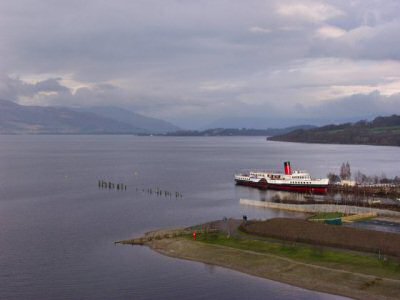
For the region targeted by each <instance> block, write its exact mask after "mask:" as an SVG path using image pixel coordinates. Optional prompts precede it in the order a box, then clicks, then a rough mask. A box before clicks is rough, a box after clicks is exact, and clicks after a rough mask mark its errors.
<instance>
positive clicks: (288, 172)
mask: <svg viewBox="0 0 400 300" xmlns="http://www.w3.org/2000/svg"><path fill="white" fill-rule="evenodd" d="M283 165H284V167H285V175H292V168H291V167H290V161H285V162H284V163H283Z"/></svg>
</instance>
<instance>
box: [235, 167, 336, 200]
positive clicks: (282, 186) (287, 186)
mask: <svg viewBox="0 0 400 300" xmlns="http://www.w3.org/2000/svg"><path fill="white" fill-rule="evenodd" d="M284 169H285V173H284V174H283V173H276V172H261V171H251V172H249V173H244V174H235V182H236V184H237V185H245V186H251V187H256V188H260V189H273V190H284V191H290V192H300V193H313V194H325V193H327V191H328V184H329V179H328V178H323V179H312V178H311V176H310V174H309V173H307V172H306V171H295V170H292V168H291V166H290V162H289V161H286V162H284Z"/></svg>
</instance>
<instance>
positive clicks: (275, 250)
mask: <svg viewBox="0 0 400 300" xmlns="http://www.w3.org/2000/svg"><path fill="white" fill-rule="evenodd" d="M187 238H189V239H192V237H191V236H187ZM197 241H199V242H204V243H208V244H214V245H221V246H226V247H231V248H236V249H241V250H250V251H254V252H259V253H264V254H272V255H277V256H280V257H285V258H289V259H292V260H295V261H299V262H303V263H309V264H314V265H319V266H324V267H328V268H333V269H341V270H347V271H351V272H358V273H364V274H371V275H374V276H378V277H389V278H395V279H400V262H399V261H396V260H393V259H386V260H382V259H378V257H377V256H375V255H369V254H364V253H357V252H353V251H345V250H337V251H336V250H334V249H332V248H325V247H322V246H308V245H304V244H298V243H294V242H282V241H275V240H274V241H270V240H260V239H256V238H254V237H252V236H251V235H247V234H242V235H241V236H240V237H239V238H237V237H230V238H228V237H227V236H226V235H225V234H221V233H212V234H200V235H199V236H198V238H197Z"/></svg>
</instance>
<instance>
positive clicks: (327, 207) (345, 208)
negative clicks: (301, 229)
mask: <svg viewBox="0 0 400 300" xmlns="http://www.w3.org/2000/svg"><path fill="white" fill-rule="evenodd" d="M240 204H242V205H251V206H257V207H263V208H272V209H282V210H288V211H295V212H305V213H320V212H341V213H343V214H346V215H352V214H353V215H359V214H368V213H375V214H376V215H377V216H385V217H397V218H400V212H398V211H392V210H388V209H378V208H372V207H361V206H350V205H343V204H288V203H276V202H267V201H259V200H250V199H240Z"/></svg>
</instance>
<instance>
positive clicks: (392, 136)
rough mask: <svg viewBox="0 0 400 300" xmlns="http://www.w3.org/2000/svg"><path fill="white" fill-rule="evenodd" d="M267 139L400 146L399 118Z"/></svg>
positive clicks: (389, 117)
mask: <svg viewBox="0 0 400 300" xmlns="http://www.w3.org/2000/svg"><path fill="white" fill-rule="evenodd" d="M268 139H269V140H272V141H285V142H297V143H323V144H362V145H382V146H400V116H399V115H392V116H388V117H377V118H375V119H374V120H373V121H371V122H368V121H359V122H357V123H345V124H340V125H327V126H323V127H317V128H313V129H308V130H304V129H300V130H295V131H292V132H289V133H286V134H282V135H276V136H273V137H270V138H268Z"/></svg>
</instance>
